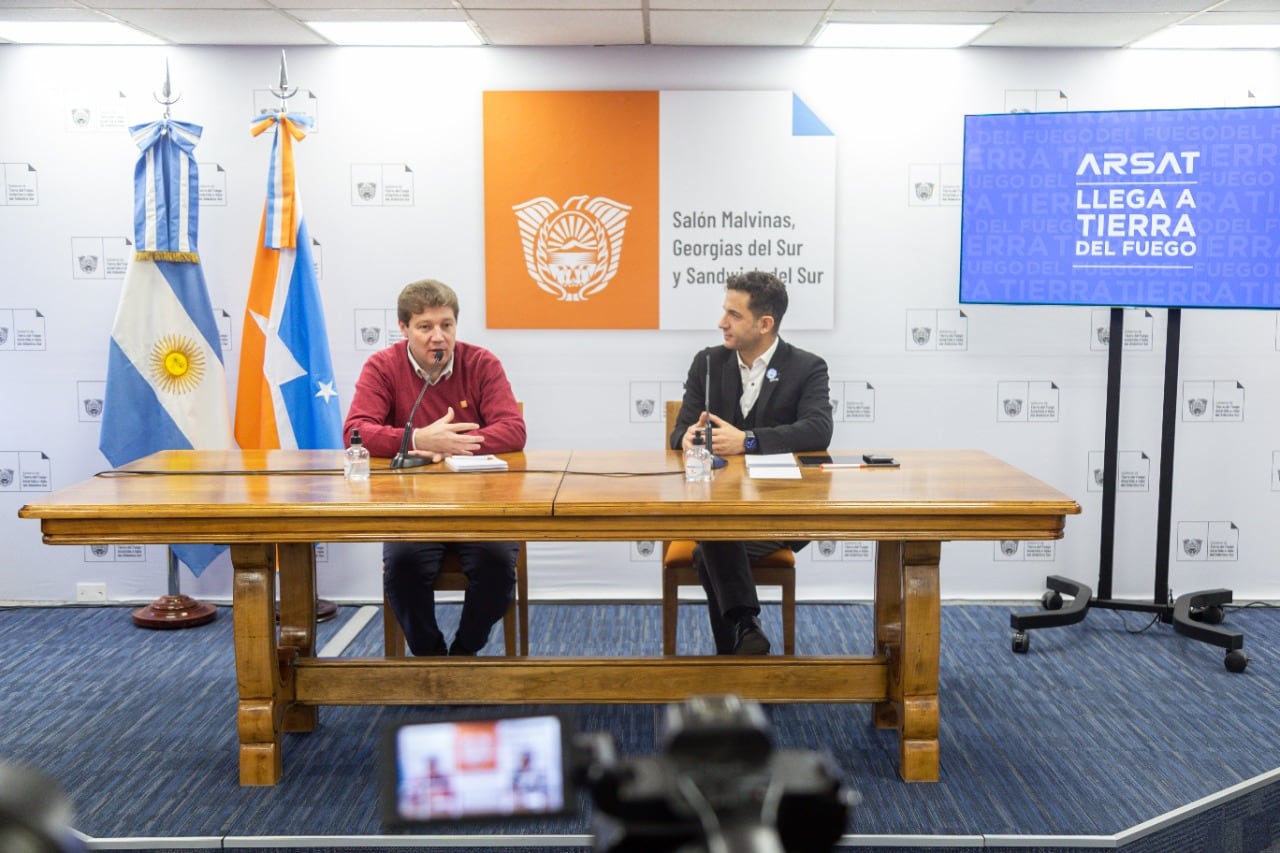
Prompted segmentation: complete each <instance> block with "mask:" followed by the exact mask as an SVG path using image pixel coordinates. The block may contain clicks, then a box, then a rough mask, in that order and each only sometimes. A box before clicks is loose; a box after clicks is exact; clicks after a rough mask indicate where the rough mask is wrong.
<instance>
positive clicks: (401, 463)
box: [391, 350, 444, 469]
mask: <svg viewBox="0 0 1280 853" xmlns="http://www.w3.org/2000/svg"><path fill="white" fill-rule="evenodd" d="M443 359H444V353H443V352H442V351H440V350H436V364H435V369H434V370H433V371H432V372H431V375H430V376H428V377H427V378H426V379H423V380H422V390H421V391H419V392H418V399H416V400H414V401H413V407H412V408H410V409H409V419H408V420H407V421H405V424H404V438H403V439H401V441H400V452H399V453H397V454H396V455H395V456H393V457H391V467H392V468H397V469H398V468H419V467H421V466H423V465H426V464H427V463H428V462H430V460H429V459H427V458H426V457H425V456H410V455H409V447H410V445H412V444H413V416H414V415H416V414H417V413H418V406H420V405H422V398H423V397H425V396H426V395H427V389H428V388H430V387H431V385H432V383H434V382H435V380H436V379H437V378H438V377H439V376H440V368H441V361H442V360H443Z"/></svg>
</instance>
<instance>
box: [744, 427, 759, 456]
mask: <svg viewBox="0 0 1280 853" xmlns="http://www.w3.org/2000/svg"><path fill="white" fill-rule="evenodd" d="M746 436H747V440H746V443H745V446H744V448H743V449H744V450H746V451H747V452H748V453H755V452H756V451H757V450H759V449H760V442H759V441H757V440H756V434H755V433H754V432H752V431H751V430H747V432H746Z"/></svg>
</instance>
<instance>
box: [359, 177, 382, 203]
mask: <svg viewBox="0 0 1280 853" xmlns="http://www.w3.org/2000/svg"><path fill="white" fill-rule="evenodd" d="M377 194H378V184H377V183H376V182H374V181H356V195H357V196H358V197H359V198H360V200H361V201H373V197H374V196H376V195H377Z"/></svg>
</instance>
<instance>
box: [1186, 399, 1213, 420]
mask: <svg viewBox="0 0 1280 853" xmlns="http://www.w3.org/2000/svg"><path fill="white" fill-rule="evenodd" d="M1187 411H1188V412H1190V413H1191V417H1193V418H1201V417H1204V413H1205V412H1207V411H1209V401H1208V400H1207V399H1205V398H1204V397H1192V398H1191V399H1190V400H1188V401H1187Z"/></svg>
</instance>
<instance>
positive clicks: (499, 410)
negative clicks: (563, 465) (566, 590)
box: [343, 279, 525, 655]
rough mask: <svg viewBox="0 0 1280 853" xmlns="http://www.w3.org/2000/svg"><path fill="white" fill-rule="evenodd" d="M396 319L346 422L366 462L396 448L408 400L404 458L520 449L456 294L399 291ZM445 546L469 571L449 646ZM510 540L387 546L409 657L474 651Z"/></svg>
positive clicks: (502, 378) (509, 558)
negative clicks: (464, 332) (462, 326)
mask: <svg viewBox="0 0 1280 853" xmlns="http://www.w3.org/2000/svg"><path fill="white" fill-rule="evenodd" d="M396 314H397V318H398V319H399V322H400V332H401V334H403V335H404V338H405V339H404V340H403V341H400V342H399V343H396V344H393V345H391V346H389V347H387V348H386V349H384V350H380V351H379V352H376V353H374V354H373V355H371V356H369V360H368V361H366V362H365V364H364V368H363V369H362V370H361V371H360V378H359V379H357V380H356V390H355V395H354V396H353V397H352V399H351V408H350V409H349V410H348V412H347V420H346V423H345V424H344V426H343V431H344V434H345V436H346V440H347V442H348V443H349V442H350V441H351V433H352V431H353V430H357V429H358V430H359V431H360V437H361V439H362V440H363V441H364V446H365V447H367V448H368V449H369V454H370V455H372V456H385V457H393V456H395V455H396V454H397V453H398V452H399V451H400V445H401V442H402V440H403V439H404V435H405V426H404V425H405V423H406V422H408V420H409V413H410V410H412V409H413V403H414V400H416V399H417V398H418V393H419V392H420V391H422V389H423V383H424V382H425V383H427V384H428V386H429V387H428V388H427V390H426V393H425V394H424V395H423V397H422V402H421V404H419V406H418V410H417V412H415V413H414V415H413V424H412V427H413V436H412V439H411V441H410V442H409V455H410V456H418V457H424V458H426V459H427V460H429V461H431V462H439V461H440V460H442V459H444V457H446V456H452V455H458V456H471V455H473V454H476V453H507V452H511V451H516V450H523V449H524V442H525V427H524V416H523V415H521V413H520V406H519V404H518V403H517V402H516V399H515V396H514V395H513V394H512V393H511V383H510V382H508V381H507V375H506V373H505V372H504V371H503V369H502V363H501V362H499V361H498V358H497V356H495V355H494V354H493V353H491V352H489V351H488V350H486V349H483V348H481V347H478V346H473V345H470V344H466V343H463V342H461V341H459V340H458V339H457V325H458V296H457V294H456V293H454V292H453V289H452V288H450V287H449V286H448V285H446V284H442V283H441V282H438V281H434V280H432V279H425V280H423V281H416V282H414V283H413V284H410V285H407V286H406V287H405V288H404V290H402V291H401V292H400V298H399V299H398V300H397V303H396ZM448 550H455V551H457V553H458V558H459V561H460V562H461V563H462V570H463V571H464V572H465V573H466V575H467V591H466V595H465V598H464V600H463V604H462V621H461V623H460V624H459V625H458V633H457V635H455V636H454V638H453V642H452V643H451V644H449V645H448V646H446V645H445V640H444V635H443V634H442V633H441V631H440V628H439V626H438V625H437V624H436V614H435V591H434V585H435V579H436V575H437V574H438V573H439V571H440V562H441V560H442V559H443V558H444V555H445V553H446V552H447V551H448ZM518 552H519V544H518V543H516V542H386V543H384V544H383V546H382V585H383V590H384V591H385V593H386V596H387V601H388V602H389V603H390V605H391V609H392V611H393V612H394V613H395V615H396V619H397V620H398V621H399V623H400V627H401V629H402V630H403V631H404V636H405V641H406V642H407V644H408V646H409V650H410V651H412V652H413V653H414V654H415V655H443V654H446V652H447V653H448V654H451V655H474V654H475V653H476V652H478V651H479V650H480V649H482V648H484V646H485V644H486V643H487V642H488V641H489V632H490V630H491V629H492V628H493V625H494V623H495V622H497V621H498V620H499V619H501V618H502V615H503V614H504V613H506V611H507V607H508V605H510V603H511V595H512V590H513V589H514V587H515V580H516V575H515V564H516V555H517V553H518Z"/></svg>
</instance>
